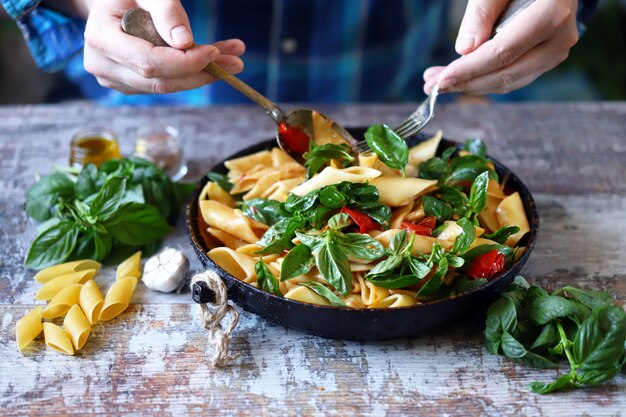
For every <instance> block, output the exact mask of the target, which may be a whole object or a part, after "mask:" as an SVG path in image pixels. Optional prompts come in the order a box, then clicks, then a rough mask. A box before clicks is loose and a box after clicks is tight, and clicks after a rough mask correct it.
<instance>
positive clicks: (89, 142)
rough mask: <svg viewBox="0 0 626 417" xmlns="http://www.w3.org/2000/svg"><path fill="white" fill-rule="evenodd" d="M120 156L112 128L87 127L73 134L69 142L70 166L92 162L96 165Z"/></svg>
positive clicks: (79, 165) (118, 145)
mask: <svg viewBox="0 0 626 417" xmlns="http://www.w3.org/2000/svg"><path fill="white" fill-rule="evenodd" d="M121 157H122V154H121V152H120V144H119V141H118V139H117V135H116V134H115V132H113V131H112V130H108V129H103V128H98V127H94V128H87V129H83V130H80V131H78V132H76V134H74V136H73V137H72V141H71V142H70V166H73V167H82V166H83V165H86V164H94V165H96V166H98V167H100V165H102V164H103V163H104V162H105V161H108V160H110V159H119V158H121Z"/></svg>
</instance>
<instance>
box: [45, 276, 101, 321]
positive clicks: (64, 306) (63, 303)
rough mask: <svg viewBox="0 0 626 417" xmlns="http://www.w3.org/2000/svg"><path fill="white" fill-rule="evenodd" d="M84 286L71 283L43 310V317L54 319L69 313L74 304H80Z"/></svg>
mask: <svg viewBox="0 0 626 417" xmlns="http://www.w3.org/2000/svg"><path fill="white" fill-rule="evenodd" d="M91 281H93V280H91ZM82 288H83V286H82V284H71V285H68V286H67V287H65V288H63V289H62V290H61V291H59V292H58V293H56V295H55V296H54V297H52V300H50V302H49V303H48V305H47V306H46V309H45V310H44V311H43V318H44V319H54V318H56V317H61V316H62V315H64V314H65V313H67V312H68V311H69V310H70V308H72V306H73V305H75V304H78V302H79V300H80V291H81V289H82Z"/></svg>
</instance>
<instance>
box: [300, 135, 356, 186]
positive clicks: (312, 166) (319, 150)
mask: <svg viewBox="0 0 626 417" xmlns="http://www.w3.org/2000/svg"><path fill="white" fill-rule="evenodd" d="M303 156H304V159H305V162H304V166H305V167H307V171H306V178H307V179H309V178H311V177H312V176H313V175H315V174H316V173H317V172H318V171H319V169H320V168H321V167H322V165H324V164H326V163H328V162H330V160H331V159H336V160H337V161H339V163H341V165H343V167H344V168H346V167H349V166H350V165H351V164H352V162H353V161H354V157H353V156H352V154H351V153H350V147H349V146H347V145H344V144H341V145H335V144H332V143H326V144H324V145H319V146H316V145H315V143H314V142H313V141H311V145H310V147H309V151H308V152H307V153H305V154H304V155H303Z"/></svg>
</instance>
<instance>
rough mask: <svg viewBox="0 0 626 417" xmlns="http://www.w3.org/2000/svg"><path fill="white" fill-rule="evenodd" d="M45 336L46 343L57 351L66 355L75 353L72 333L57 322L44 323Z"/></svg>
mask: <svg viewBox="0 0 626 417" xmlns="http://www.w3.org/2000/svg"><path fill="white" fill-rule="evenodd" d="M43 336H44V338H45V340H46V345H48V346H49V347H51V348H52V349H54V350H56V351H57V352H61V353H64V354H66V355H73V354H74V346H72V340H71V339H70V334H69V333H68V332H66V331H65V330H63V329H62V328H60V327H59V326H57V325H56V324H54V323H44V324H43Z"/></svg>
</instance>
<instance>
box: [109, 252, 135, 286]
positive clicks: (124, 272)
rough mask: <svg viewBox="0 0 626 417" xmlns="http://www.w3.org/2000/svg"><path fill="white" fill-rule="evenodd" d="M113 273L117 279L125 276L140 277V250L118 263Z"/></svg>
mask: <svg viewBox="0 0 626 417" xmlns="http://www.w3.org/2000/svg"><path fill="white" fill-rule="evenodd" d="M115 275H116V277H117V280H118V281H119V280H120V279H122V278H127V277H133V278H136V279H139V278H141V251H137V252H135V253H133V254H132V255H131V256H130V257H129V258H128V259H126V260H124V261H123V262H122V263H121V264H119V265H118V267H117V271H116V274H115Z"/></svg>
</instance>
